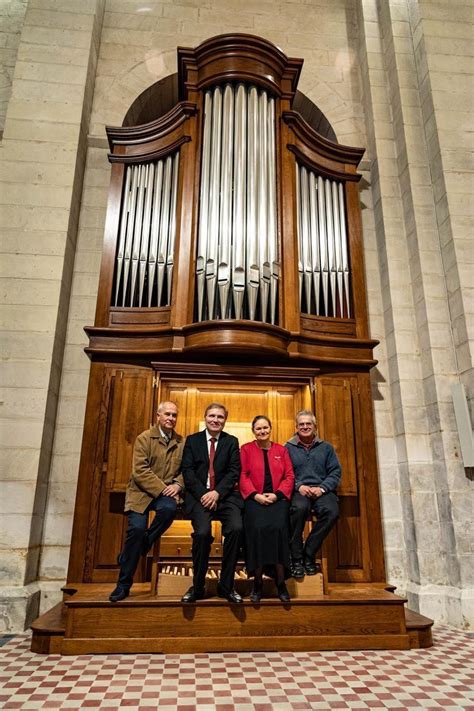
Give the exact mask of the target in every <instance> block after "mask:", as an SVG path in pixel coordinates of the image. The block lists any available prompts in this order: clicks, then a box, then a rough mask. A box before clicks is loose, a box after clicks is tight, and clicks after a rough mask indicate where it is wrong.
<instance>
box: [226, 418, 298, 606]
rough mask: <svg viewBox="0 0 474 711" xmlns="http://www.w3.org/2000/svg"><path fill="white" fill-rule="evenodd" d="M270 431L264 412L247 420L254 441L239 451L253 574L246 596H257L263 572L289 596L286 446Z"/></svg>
mask: <svg viewBox="0 0 474 711" xmlns="http://www.w3.org/2000/svg"><path fill="white" fill-rule="evenodd" d="M271 431H272V423H271V422H270V420H269V419H268V417H266V416H265V415H257V417H254V418H253V420H252V432H253V434H254V436H255V441H254V442H249V443H248V444H244V446H243V447H242V449H241V451H240V458H241V462H242V472H241V475H240V492H241V494H242V496H243V498H244V499H245V505H244V532H245V541H246V545H245V547H246V566H247V573H248V574H249V575H250V576H252V575H253V576H254V585H253V590H252V593H251V594H250V600H251V601H252V602H259V601H260V599H261V597H262V574H263V572H265V573H267V574H269V575H271V576H272V577H274V578H275V582H276V585H277V591H278V597H279V598H280V600H281V601H282V602H289V600H290V596H289V594H288V590H287V587H286V585H285V577H286V572H287V571H289V568H290V549H289V542H288V510H289V506H290V500H291V496H292V494H293V487H294V481H295V477H294V474H293V467H292V465H291V460H290V457H289V454H288V451H287V450H286V448H285V447H282V445H281V444H276V443H275V442H272V441H271V440H270V434H271ZM288 574H289V573H288Z"/></svg>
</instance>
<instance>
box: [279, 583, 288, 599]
mask: <svg viewBox="0 0 474 711" xmlns="http://www.w3.org/2000/svg"><path fill="white" fill-rule="evenodd" d="M277 592H278V597H279V598H280V600H281V601H282V602H290V600H291V598H290V593H289V592H288V588H287V587H286V585H285V583H281V584H280V585H277Z"/></svg>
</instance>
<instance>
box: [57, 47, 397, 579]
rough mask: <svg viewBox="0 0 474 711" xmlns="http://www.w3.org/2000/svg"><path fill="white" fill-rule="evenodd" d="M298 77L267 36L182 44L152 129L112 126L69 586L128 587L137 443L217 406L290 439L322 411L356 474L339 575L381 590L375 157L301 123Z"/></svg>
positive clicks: (331, 437)
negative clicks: (160, 416)
mask: <svg viewBox="0 0 474 711" xmlns="http://www.w3.org/2000/svg"><path fill="white" fill-rule="evenodd" d="M302 65H303V61H302V60H301V59H292V58H289V57H287V56H286V55H285V54H284V53H283V52H282V51H281V50H280V49H278V48H277V47H275V46H274V45H272V44H271V43H270V42H268V41H266V40H264V39H262V38H260V37H255V36H252V35H240V34H231V35H222V36H218V37H213V38H211V39H208V40H206V41H205V42H203V43H202V44H201V45H199V46H198V47H196V48H194V49H189V48H183V47H180V48H178V84H179V101H178V103H176V104H175V105H174V106H173V108H171V109H170V110H169V111H168V112H167V113H165V114H163V115H161V116H157V117H156V118H155V119H154V120H152V121H149V119H147V120H146V122H145V121H144V122H143V123H142V124H141V125H137V126H121V127H109V128H107V135H108V140H109V144H110V154H109V160H110V163H111V182H110V191H109V202H108V210H107V217H106V224H105V236H104V249H103V256H102V263H101V269H100V279H99V289H98V297H97V309H96V315H95V323H94V324H93V325H89V326H87V327H86V333H87V335H88V338H89V344H88V347H87V349H86V352H87V354H88V355H89V357H90V359H91V374H90V385H89V392H88V400H87V407H86V417H85V425H84V440H83V447H82V456H81V465H80V473H79V484H78V493H77V500H76V512H75V519H74V530H73V537H72V546H71V557H70V564H69V573H68V581H69V582H84V583H86V582H95V583H100V582H107V581H110V582H113V581H114V580H115V579H116V572H117V563H116V556H117V552H118V551H119V550H120V547H121V543H122V539H123V536H124V534H125V524H126V522H125V520H124V517H123V515H122V512H123V499H124V491H125V487H126V484H127V481H128V478H129V475H130V468H131V460H132V450H133V443H134V440H135V437H136V436H137V435H138V434H139V433H140V432H141V431H143V430H144V429H146V428H147V427H149V425H150V424H151V423H152V422H153V420H154V416H155V415H154V413H155V412H156V405H157V403H158V402H160V401H161V400H163V399H172V400H175V401H176V402H177V403H178V405H179V411H180V416H179V420H178V431H179V432H180V433H181V434H183V435H186V434H188V433H190V432H193V431H195V430H196V429H198V427H199V426H200V422H201V418H202V413H203V410H204V407H205V405H206V404H208V403H209V402H212V401H215V400H218V401H222V402H224V404H226V405H227V407H228V409H229V412H230V416H229V422H228V426H229V428H230V429H231V431H232V428H234V431H236V432H238V433H243V434H242V435H240V434H239V436H242V437H244V438H245V437H247V439H250V438H251V435H250V432H249V430H248V428H247V422H248V421H250V420H251V419H252V417H253V416H254V415H255V414H257V413H259V412H262V413H266V414H267V415H268V416H270V418H271V419H272V420H273V421H274V434H275V438H276V439H277V440H278V439H279V440H280V441H285V440H286V439H287V438H288V437H290V436H291V435H292V434H293V427H294V414H295V412H296V411H297V410H299V409H302V408H311V409H313V410H314V411H315V412H316V414H317V418H318V422H319V432H320V435H321V436H322V437H323V438H325V439H327V440H328V441H330V442H332V443H333V444H334V445H335V447H336V450H337V452H338V455H339V457H340V460H341V462H342V469H343V477H342V483H341V487H340V490H339V497H340V509H341V516H340V520H339V522H338V524H337V528H336V529H335V530H334V531H333V532H332V533H331V537H330V539H329V543H328V546H329V549H328V566H329V579H330V581H331V580H333V581H336V582H359V583H360V582H370V581H372V582H377V581H378V582H380V581H383V580H384V579H385V578H384V575H385V573H384V561H383V548H382V530H381V521H380V506H379V499H378V496H379V494H378V491H379V487H378V479H377V466H376V455H375V435H374V428H373V414H372V407H371V399H372V394H371V383H370V369H371V368H372V367H373V366H374V365H375V363H376V361H375V360H374V357H373V349H374V347H375V346H376V345H377V342H376V341H374V340H373V339H371V338H370V336H369V331H368V319H367V307H366V289H365V280H364V264H363V250H362V232H361V219H360V203H359V194H358V181H359V178H360V175H359V174H358V172H357V166H358V164H359V162H360V160H361V158H362V155H363V150H362V149H360V148H354V147H351V146H343V145H341V144H339V143H336V142H335V141H333V140H330V139H329V138H326V137H324V136H322V135H320V134H319V133H318V132H317V130H315V128H313V126H312V125H311V124H310V123H308V121H306V120H305V118H303V116H302V115H301V114H300V113H299V112H298V111H296V110H295V109H294V106H293V100H294V97H295V93H296V90H297V84H298V79H299V75H300V72H301V70H302ZM157 86H158V89H157V91H159V90H160V89H159V86H160V85H157ZM150 91H151V89H150V90H148V98H150ZM138 105H139V100H138V99H137V106H138ZM148 105H149V106H151V105H153V102H151V103H150V102H149V103H148ZM157 105H160V106H162V105H163V102H162V101H158V102H157ZM132 114H133V115H135V116H136V115H138V114H139V111H138V112H137V111H135V109H134V110H133V111H132ZM247 432H248V435H247V434H245V433H247ZM244 441H246V440H245V439H243V440H242V442H244ZM177 523H178V522H176V525H177ZM179 525H180V526H181V528H179V531H178V529H176V526H175V524H173V526H175V528H174V529H173V530H175V533H171V534H170V537H169V538H166V536H164V537H163V541H162V551H164V552H167V554H169V555H173V556H174V558H175V559H176V560H177V561H179V560H181V559H183V560H184V558H186V556H188V558H189V555H190V538H189V534H190V531H189V530H188V528H186V527H187V526H188V523H187V522H186V521H181V522H179ZM170 531H172V529H170ZM216 535H217V534H216ZM214 549H215V546H214V548H213V551H214V553H215V555H216V556H217V555H218V552H217V549H215V550H214ZM183 556H184V558H183ZM176 564H178V563H176ZM183 564H184V563H183ZM147 574H148V573H147V570H146V569H143V570H142V571H141V573H139V574H138V575H139V576H140V575H142V579H143V580H144V579H146V576H147ZM138 579H139V578H138Z"/></svg>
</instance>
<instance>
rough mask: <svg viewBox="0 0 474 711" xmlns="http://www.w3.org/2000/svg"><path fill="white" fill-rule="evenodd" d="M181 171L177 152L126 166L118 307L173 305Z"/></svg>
mask: <svg viewBox="0 0 474 711" xmlns="http://www.w3.org/2000/svg"><path fill="white" fill-rule="evenodd" d="M178 169H179V153H175V154H174V156H168V157H166V158H164V159H162V160H159V161H154V162H150V163H145V164H138V165H127V166H126V168H125V186H124V195H123V199H122V206H121V215H120V226H119V240H118V248H117V256H116V267H115V289H114V304H113V305H114V306H122V307H128V308H133V307H143V306H145V307H153V306H154V307H157V306H166V305H169V304H170V302H171V284H172V280H173V263H174V246H175V238H176V207H177V188H178V182H177V181H178ZM165 284H166V289H165V288H164V286H165Z"/></svg>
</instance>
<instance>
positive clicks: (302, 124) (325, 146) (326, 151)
mask: <svg viewBox="0 0 474 711" xmlns="http://www.w3.org/2000/svg"><path fill="white" fill-rule="evenodd" d="M282 119H283V121H284V122H285V123H286V124H287V125H288V126H291V128H292V129H293V131H294V133H295V135H296V136H297V137H298V138H299V139H300V140H301V141H302V142H303V143H304V144H307V145H309V146H311V147H312V148H313V149H315V148H316V149H317V150H318V151H319V152H320V153H321V155H323V156H325V157H326V158H329V159H332V160H336V161H338V162H339V163H350V164H351V165H354V166H357V165H359V163H360V161H361V160H362V156H363V155H364V153H365V148H356V147H354V146H344V145H342V144H340V143H334V142H333V141H330V140H329V139H327V138H324V136H321V134H319V133H318V132H317V131H315V130H314V129H313V128H311V126H310V125H309V123H307V122H306V121H305V120H304V118H303V117H302V116H301V115H300V114H299V113H297V112H296V111H283V113H282Z"/></svg>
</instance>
